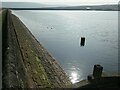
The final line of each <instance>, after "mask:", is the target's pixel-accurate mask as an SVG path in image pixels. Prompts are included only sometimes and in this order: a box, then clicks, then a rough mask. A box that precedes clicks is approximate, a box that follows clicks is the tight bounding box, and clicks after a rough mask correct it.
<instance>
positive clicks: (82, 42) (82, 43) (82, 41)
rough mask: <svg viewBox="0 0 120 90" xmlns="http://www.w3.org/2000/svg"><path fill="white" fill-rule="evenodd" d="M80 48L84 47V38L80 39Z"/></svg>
mask: <svg viewBox="0 0 120 90" xmlns="http://www.w3.org/2000/svg"><path fill="white" fill-rule="evenodd" d="M80 45H81V46H84V45H85V37H81V43H80Z"/></svg>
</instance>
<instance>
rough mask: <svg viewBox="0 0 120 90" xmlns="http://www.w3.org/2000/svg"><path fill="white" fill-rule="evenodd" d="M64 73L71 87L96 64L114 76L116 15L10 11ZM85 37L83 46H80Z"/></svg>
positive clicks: (116, 54)
mask: <svg viewBox="0 0 120 90" xmlns="http://www.w3.org/2000/svg"><path fill="white" fill-rule="evenodd" d="M13 14H15V15H16V16H18V17H19V18H20V19H21V20H22V21H23V23H24V24H25V25H26V26H27V27H28V28H29V30H30V31H31V32H32V34H33V35H34V36H35V37H36V38H37V40H38V41H39V42H40V43H41V44H42V45H43V46H44V47H45V48H46V49H47V50H48V52H49V53H50V54H51V55H52V56H53V57H54V58H55V59H56V60H57V61H58V63H59V64H60V65H61V67H62V68H63V69H64V70H65V72H66V73H67V75H68V76H69V78H70V80H71V81H72V83H76V82H78V81H81V80H83V79H86V78H87V76H88V75H89V74H92V72H93V66H94V65H95V64H100V65H102V66H103V67H104V71H103V72H104V73H105V74H106V75H113V74H118V12H117V11H55V10H54V11H50V10H49V11H48V10H46V11H44V10H39V11H37V10H36V11H32V10H30V11H25V10H22V11H13ZM81 37H85V45H84V46H81V45H80V40H81Z"/></svg>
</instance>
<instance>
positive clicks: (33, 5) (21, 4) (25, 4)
mask: <svg viewBox="0 0 120 90" xmlns="http://www.w3.org/2000/svg"><path fill="white" fill-rule="evenodd" d="M50 6H51V5H45V4H39V3H31V2H2V7H3V8H44V7H50Z"/></svg>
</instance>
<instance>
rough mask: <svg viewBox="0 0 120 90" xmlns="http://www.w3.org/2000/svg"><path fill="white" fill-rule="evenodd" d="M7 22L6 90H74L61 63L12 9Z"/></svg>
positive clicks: (4, 66) (4, 71)
mask: <svg viewBox="0 0 120 90" xmlns="http://www.w3.org/2000/svg"><path fill="white" fill-rule="evenodd" d="M5 22H6V23H5V24H4V25H5V26H6V29H4V28H3V29H2V30H3V31H2V32H7V33H3V34H6V35H5V36H6V37H5V38H3V41H4V39H6V40H5V41H4V42H6V43H3V47H4V49H3V52H4V53H3V63H2V64H3V69H2V70H3V78H2V79H3V80H2V81H3V88H70V87H69V86H70V85H71V82H70V80H69V78H68V77H67V75H66V73H65V72H64V71H63V69H62V68H61V67H60V66H59V64H58V62H57V61H56V60H55V59H54V58H53V57H52V56H51V55H50V54H49V53H48V52H47V50H46V49H45V48H44V47H43V46H42V45H41V44H40V43H39V42H38V41H37V40H36V39H35V37H34V36H33V35H32V34H31V32H30V31H29V30H28V29H27V27H26V26H25V25H24V24H23V23H22V22H21V21H20V20H19V18H17V17H16V16H14V15H12V14H11V12H10V11H9V10H8V11H7V16H6V21H5ZM3 36H4V35H3Z"/></svg>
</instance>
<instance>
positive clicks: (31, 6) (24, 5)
mask: <svg viewBox="0 0 120 90" xmlns="http://www.w3.org/2000/svg"><path fill="white" fill-rule="evenodd" d="M2 7H3V8H11V9H16V10H105V11H118V5H117V4H113V5H94V6H91V5H90V6H89V5H88V6H59V7H58V6H57V5H48V4H47V5H46V4H39V3H30V2H2Z"/></svg>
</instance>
